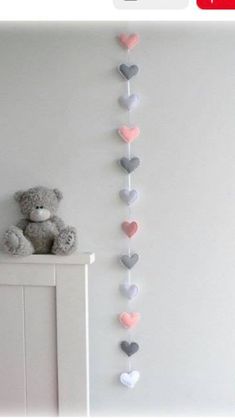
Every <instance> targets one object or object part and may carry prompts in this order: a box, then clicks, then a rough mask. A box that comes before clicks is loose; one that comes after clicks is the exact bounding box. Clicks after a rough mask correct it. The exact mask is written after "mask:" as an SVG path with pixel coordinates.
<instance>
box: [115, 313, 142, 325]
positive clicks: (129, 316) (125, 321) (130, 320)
mask: <svg viewBox="0 0 235 418" xmlns="http://www.w3.org/2000/svg"><path fill="white" fill-rule="evenodd" d="M139 320H140V314H139V312H122V313H121V314H120V315H119V321H120V323H121V325H122V326H123V327H124V328H133V327H134V326H135V325H137V324H138V322H139Z"/></svg>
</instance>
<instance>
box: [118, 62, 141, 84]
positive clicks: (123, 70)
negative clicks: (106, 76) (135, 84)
mask: <svg viewBox="0 0 235 418" xmlns="http://www.w3.org/2000/svg"><path fill="white" fill-rule="evenodd" d="M118 69H119V72H120V74H121V75H122V76H123V77H124V78H125V80H131V79H132V77H134V76H135V75H137V74H138V72H139V67H138V66H137V65H126V64H121V65H119V67H118Z"/></svg>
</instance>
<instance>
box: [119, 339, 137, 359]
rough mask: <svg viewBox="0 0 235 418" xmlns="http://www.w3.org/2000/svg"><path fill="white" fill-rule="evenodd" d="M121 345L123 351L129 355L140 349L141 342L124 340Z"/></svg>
mask: <svg viewBox="0 0 235 418" xmlns="http://www.w3.org/2000/svg"><path fill="white" fill-rule="evenodd" d="M120 346H121V349H122V351H124V353H125V354H127V355H128V357H131V356H133V354H135V353H137V351H139V344H137V343H134V342H133V343H128V341H122V342H121V344H120Z"/></svg>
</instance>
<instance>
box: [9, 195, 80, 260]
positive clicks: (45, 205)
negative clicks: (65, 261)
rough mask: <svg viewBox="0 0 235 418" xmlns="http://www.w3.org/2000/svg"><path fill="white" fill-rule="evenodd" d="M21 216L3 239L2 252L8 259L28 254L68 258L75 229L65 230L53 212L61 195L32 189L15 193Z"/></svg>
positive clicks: (73, 246)
mask: <svg viewBox="0 0 235 418" xmlns="http://www.w3.org/2000/svg"><path fill="white" fill-rule="evenodd" d="M14 197H15V200H16V201H17V202H18V203H19V206H20V210H21V213H22V214H23V215H24V219H22V220H21V221H20V222H19V223H18V224H17V225H16V226H11V227H10V228H8V230H7V231H6V232H5V235H4V237H3V246H4V249H5V251H6V252H7V253H8V254H11V255H18V256H27V255H31V254H49V253H52V254H60V255H69V254H71V253H73V252H74V251H75V249H76V247H77V233H76V229H75V228H73V227H71V226H67V227H65V225H64V222H63V221H62V219H60V218H59V217H58V216H56V212H57V209H58V206H59V202H60V200H61V199H62V198H63V195H62V193H61V192H60V191H59V190H57V189H54V190H52V189H48V188H46V187H34V188H32V189H29V190H26V191H19V192H16V193H15V196H14Z"/></svg>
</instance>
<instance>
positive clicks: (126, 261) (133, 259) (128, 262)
mask: <svg viewBox="0 0 235 418" xmlns="http://www.w3.org/2000/svg"><path fill="white" fill-rule="evenodd" d="M120 260H121V263H122V264H123V265H124V267H126V268H127V269H129V270H131V269H132V268H133V267H134V266H135V264H136V263H138V261H139V256H138V254H132V255H122V256H121V259H120Z"/></svg>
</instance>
